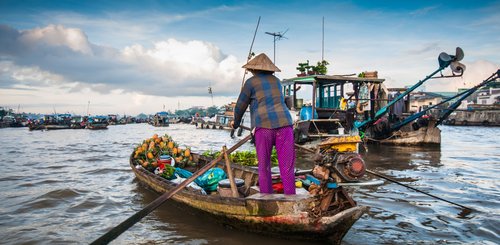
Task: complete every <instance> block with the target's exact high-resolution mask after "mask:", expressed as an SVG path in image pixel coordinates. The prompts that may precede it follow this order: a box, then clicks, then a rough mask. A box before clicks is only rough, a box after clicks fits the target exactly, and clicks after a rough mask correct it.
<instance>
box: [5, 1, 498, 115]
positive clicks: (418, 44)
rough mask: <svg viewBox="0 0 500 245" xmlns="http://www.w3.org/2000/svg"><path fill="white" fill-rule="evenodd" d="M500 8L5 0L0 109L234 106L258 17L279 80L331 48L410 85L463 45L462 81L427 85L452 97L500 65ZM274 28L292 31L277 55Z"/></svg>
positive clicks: (345, 69) (258, 48) (336, 67)
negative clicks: (451, 94)
mask: <svg viewBox="0 0 500 245" xmlns="http://www.w3.org/2000/svg"><path fill="white" fill-rule="evenodd" d="M499 12H500V1H461V0H454V1H425V0H424V1H370V0H366V1H260V0H253V1H176V0H169V1H153V0H142V1H112V0H108V1H97V0H96V1H81V0H73V1H40V0H39V1H17V0H14V1H10V0H0V106H2V107H6V108H12V109H14V110H15V111H17V110H18V109H19V110H20V111H24V112H35V113H53V112H57V113H66V112H69V113H73V114H81V115H85V114H87V113H89V114H93V115H96V114H127V115H137V114H139V113H147V114H152V113H155V112H157V111H161V110H164V109H165V110H171V111H175V110H176V109H186V108H189V107H191V106H212V105H215V106H222V105H224V104H228V103H230V102H231V101H235V100H236V99H237V96H238V94H239V91H240V89H241V84H242V81H243V77H244V70H243V69H242V68H241V66H242V65H244V64H245V63H246V59H247V56H248V53H249V50H250V46H251V43H252V39H253V36H254V32H255V29H256V26H257V22H258V19H259V17H260V18H261V19H260V22H259V26H258V29H257V32H256V36H255V41H254V44H253V47H252V51H253V52H254V53H256V54H259V53H266V54H267V55H268V56H269V57H270V58H271V59H273V56H274V55H275V56H276V65H277V66H278V67H279V68H280V69H281V70H282V72H280V73H277V76H278V77H279V78H281V79H286V78H291V77H294V76H296V74H297V73H298V71H297V70H296V67H297V64H298V63H301V62H305V61H306V60H309V61H310V63H316V62H317V61H320V60H321V59H322V54H323V55H324V57H323V58H324V59H325V60H327V61H328V62H329V63H330V65H329V66H328V74H330V75H333V74H353V73H360V72H363V71H375V70H376V71H378V74H379V78H383V79H385V84H386V86H387V87H404V86H409V85H412V84H415V83H416V82H418V81H419V80H421V79H424V78H425V77H426V76H427V75H429V74H430V73H432V72H434V71H435V70H436V69H437V68H438V61H437V57H438V55H439V54H440V53H441V52H446V53H449V54H454V53H455V48H456V47H461V48H462V49H463V50H464V53H465V58H464V59H463V60H462V63H464V64H465V65H466V66H467V68H466V71H465V73H464V76H463V77H460V78H452V79H432V80H429V81H428V82H426V83H425V84H424V86H423V87H422V88H421V89H422V90H425V91H430V92H453V91H456V90H457V89H458V88H464V87H472V86H473V85H475V84H477V83H480V82H481V81H482V80H484V79H486V78H487V77H488V76H489V75H491V74H492V73H493V72H495V71H496V70H497V69H499V68H500V14H498V13H499ZM323 18H324V46H323V48H322V40H323V37H322V30H323V28H322V21H323ZM265 32H271V33H273V32H274V33H278V32H279V33H284V38H283V39H281V40H278V41H276V52H275V53H274V45H273V44H274V43H273V37H272V36H270V35H267V34H266V33H265ZM450 73H451V72H450V70H449V69H448V70H445V71H444V72H443V74H444V75H448V74H450ZM246 78H248V75H247V76H246ZM209 86H210V87H212V91H213V94H212V95H213V97H212V96H211V95H210V94H209V93H208V87H209Z"/></svg>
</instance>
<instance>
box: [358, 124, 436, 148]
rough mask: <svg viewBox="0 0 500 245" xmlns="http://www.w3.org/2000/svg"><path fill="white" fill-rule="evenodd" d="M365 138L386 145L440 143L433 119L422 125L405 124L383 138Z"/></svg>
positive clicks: (370, 141)
mask: <svg viewBox="0 0 500 245" xmlns="http://www.w3.org/2000/svg"><path fill="white" fill-rule="evenodd" d="M366 139H367V141H368V142H369V143H378V144H386V145H439V144H441V129H439V128H438V127H437V126H436V121H435V120H431V121H430V122H429V124H428V125H426V126H423V127H418V126H417V127H415V126H413V125H406V126H405V127H402V128H401V129H400V130H398V131H394V132H391V134H390V136H387V137H385V138H383V139H376V138H370V137H369V136H366Z"/></svg>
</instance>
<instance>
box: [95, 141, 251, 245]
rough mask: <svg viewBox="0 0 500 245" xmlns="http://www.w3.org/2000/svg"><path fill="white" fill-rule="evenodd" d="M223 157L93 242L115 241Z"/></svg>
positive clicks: (221, 155)
mask: <svg viewBox="0 0 500 245" xmlns="http://www.w3.org/2000/svg"><path fill="white" fill-rule="evenodd" d="M251 138H252V136H251V135H248V136H246V137H245V138H243V139H242V140H240V141H239V142H238V143H236V144H235V145H234V146H233V147H231V148H229V149H228V150H227V151H226V153H227V154H231V153H232V152H233V151H235V150H236V149H238V148H239V147H240V146H242V145H243V144H244V143H245V142H247V141H249V140H250V139H251ZM223 157H224V155H223V154H220V155H219V156H218V157H217V158H216V159H214V160H212V161H211V162H210V163H208V164H207V165H205V166H203V168H201V169H199V170H198V171H196V172H195V173H194V174H193V175H191V177H189V178H188V179H186V180H184V181H183V182H182V183H180V184H179V185H178V186H176V187H175V188H174V189H172V190H170V191H169V192H166V193H164V194H163V195H161V196H160V197H158V198H157V199H156V200H154V201H153V202H151V203H150V204H148V205H147V206H146V207H144V208H143V209H142V210H141V211H139V212H137V213H135V214H134V215H132V216H130V217H129V218H128V219H126V220H125V221H123V222H121V223H120V224H119V225H117V226H115V227H114V228H113V229H111V230H110V231H108V232H106V233H105V234H104V235H102V236H101V237H99V238H98V239H97V240H95V241H93V242H92V243H91V244H108V243H109V242H111V241H113V240H114V239H115V238H117V237H118V236H119V235H121V234H122V233H123V232H125V231H126V230H127V229H128V228H130V227H132V226H133V225H134V224H135V223H137V222H139V221H140V220H141V219H142V218H144V217H145V216H146V215H148V214H149V213H151V212H152V211H153V210H155V209H156V208H157V207H158V206H160V205H161V204H162V203H164V202H165V201H166V200H168V199H169V198H171V197H172V196H173V195H175V194H176V193H177V192H179V191H180V190H182V189H183V188H184V187H186V186H187V185H188V184H189V183H191V182H193V181H194V180H195V179H196V178H198V177H199V176H200V175H202V174H203V173H205V172H206V171H207V170H209V169H210V168H212V167H213V166H215V164H217V163H218V162H219V161H221V160H222V158H223Z"/></svg>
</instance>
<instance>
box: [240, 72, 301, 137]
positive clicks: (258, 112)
mask: <svg viewBox="0 0 500 245" xmlns="http://www.w3.org/2000/svg"><path fill="white" fill-rule="evenodd" d="M249 105H250V117H251V119H252V122H251V124H252V128H254V127H259V128H269V129H274V128H281V127H284V126H289V125H293V122H292V117H291V116H290V112H289V111H288V108H287V107H286V104H285V99H284V97H283V94H282V93H281V82H280V80H279V79H278V78H277V77H275V76H274V75H271V74H258V75H255V76H253V77H251V78H249V79H248V80H247V81H246V82H245V85H244V86H243V88H242V89H241V93H240V96H239V97H238V101H237V102H236V106H235V107H234V127H235V128H237V127H238V126H239V125H240V123H241V118H242V117H243V114H244V113H245V111H246V109H247V107H248V106H249Z"/></svg>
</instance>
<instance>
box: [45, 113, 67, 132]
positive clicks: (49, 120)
mask: <svg viewBox="0 0 500 245" xmlns="http://www.w3.org/2000/svg"><path fill="white" fill-rule="evenodd" d="M43 124H44V125H45V129H46V130H57V129H70V128H71V127H70V125H71V114H51V115H45V116H44V117H43Z"/></svg>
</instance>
